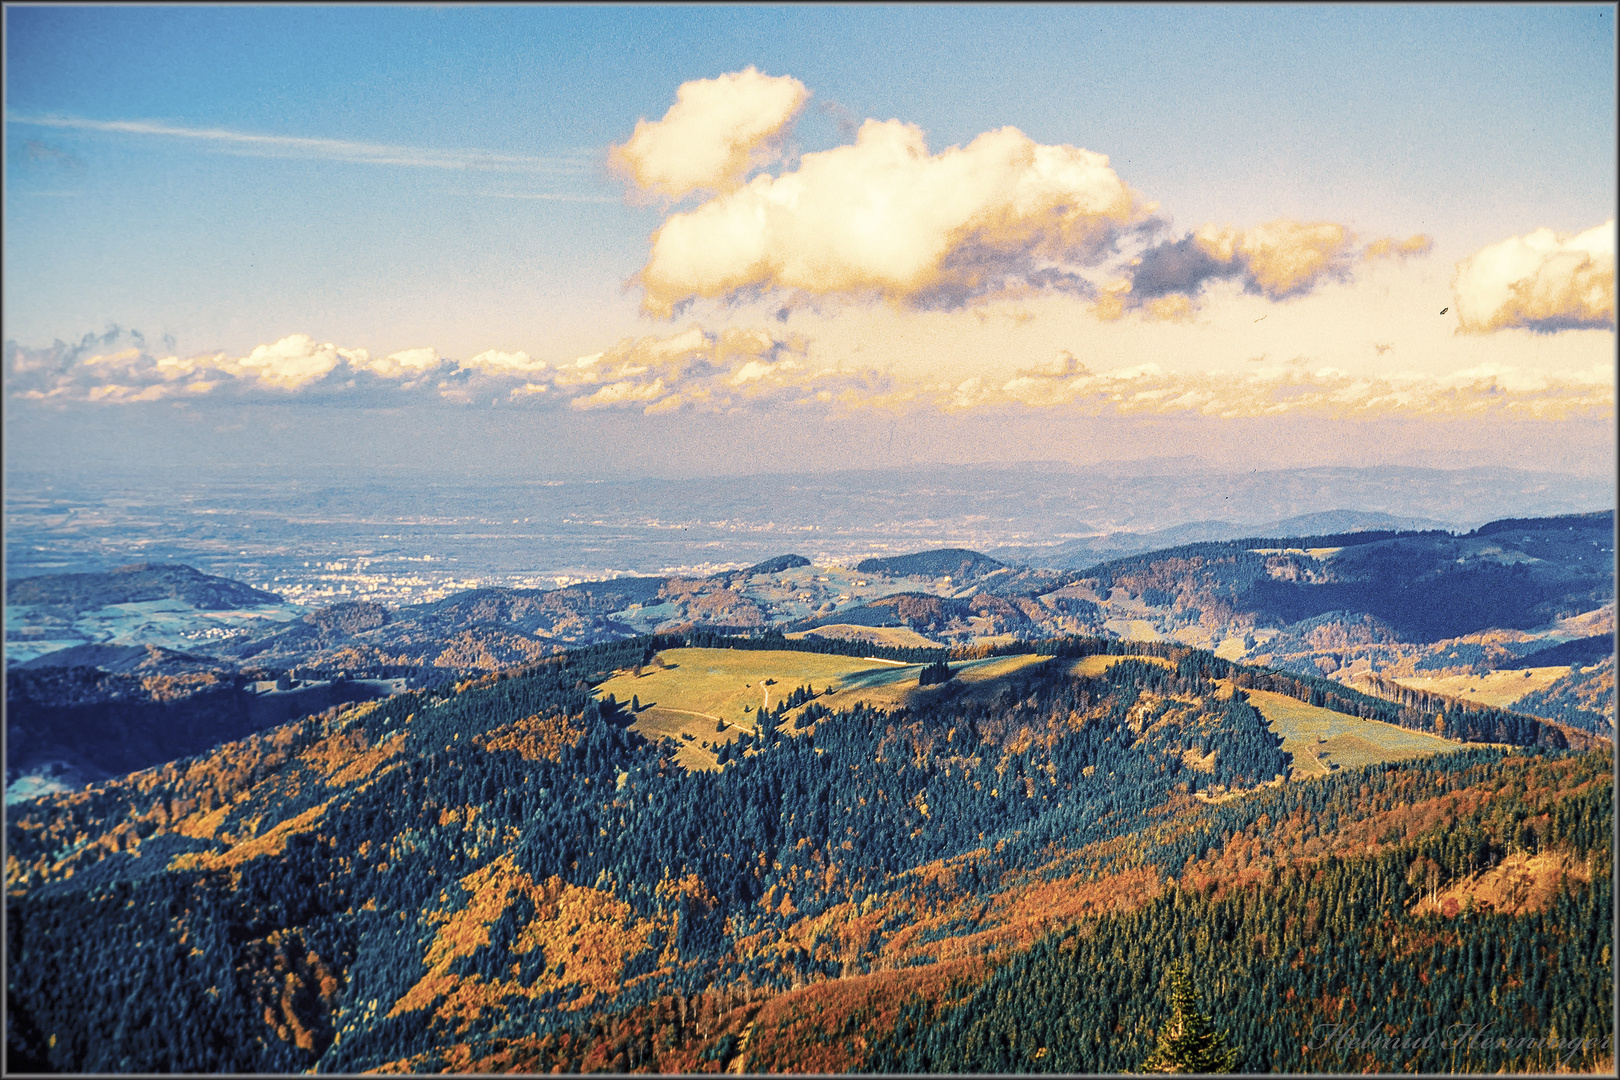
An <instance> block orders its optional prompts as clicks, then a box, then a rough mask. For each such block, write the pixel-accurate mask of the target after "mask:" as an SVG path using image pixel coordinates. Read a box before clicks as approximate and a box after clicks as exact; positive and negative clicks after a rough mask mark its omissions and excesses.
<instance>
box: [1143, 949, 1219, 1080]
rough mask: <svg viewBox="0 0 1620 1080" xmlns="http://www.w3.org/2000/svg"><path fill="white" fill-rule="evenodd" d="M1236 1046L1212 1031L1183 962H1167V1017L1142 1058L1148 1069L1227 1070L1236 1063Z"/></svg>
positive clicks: (1217, 1071) (1207, 1071)
mask: <svg viewBox="0 0 1620 1080" xmlns="http://www.w3.org/2000/svg"><path fill="white" fill-rule="evenodd" d="M1237 1059H1238V1051H1237V1048H1236V1047H1230V1046H1227V1045H1226V1032H1224V1031H1216V1030H1215V1025H1214V1024H1213V1023H1212V1022H1211V1021H1210V1018H1209V1017H1208V1016H1206V1015H1204V1013H1203V1011H1202V1010H1201V1009H1199V1007H1198V995H1197V994H1195V993H1194V992H1193V985H1192V976H1191V975H1190V974H1188V972H1187V966H1186V964H1184V963H1178V964H1172V965H1171V966H1170V1019H1169V1020H1168V1021H1166V1022H1165V1025H1164V1027H1163V1028H1161V1029H1159V1045H1158V1046H1156V1047H1154V1049H1153V1053H1151V1054H1149V1055H1148V1057H1147V1060H1146V1061H1144V1062H1142V1071H1143V1072H1149V1073H1200V1074H1207V1073H1227V1072H1231V1071H1232V1066H1234V1065H1236V1064H1237Z"/></svg>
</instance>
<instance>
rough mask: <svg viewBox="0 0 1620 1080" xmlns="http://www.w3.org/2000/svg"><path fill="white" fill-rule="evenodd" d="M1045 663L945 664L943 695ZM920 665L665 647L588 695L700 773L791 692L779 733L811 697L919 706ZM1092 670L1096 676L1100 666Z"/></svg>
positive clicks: (984, 687) (850, 704)
mask: <svg viewBox="0 0 1620 1080" xmlns="http://www.w3.org/2000/svg"><path fill="white" fill-rule="evenodd" d="M1049 659H1050V657H1044V656H1034V655H1028V654H1024V655H1017V656H997V657H989V658H985V659H978V660H963V661H957V662H953V663H952V664H951V669H952V671H953V672H954V678H953V679H952V681H951V685H950V693H951V695H952V696H953V697H960V696H961V695H962V694H964V693H973V692H975V691H981V692H984V691H989V690H991V689H992V684H994V683H995V682H996V681H997V680H1000V679H1002V678H1004V677H1005V676H1008V675H1011V674H1013V673H1014V672H1017V671H1021V670H1023V669H1025V668H1028V667H1030V666H1031V665H1036V664H1043V663H1045V662H1047V661H1048V660H1049ZM1095 659H1108V660H1115V661H1117V660H1119V659H1122V658H1121V657H1107V658H1095ZM922 667H923V665H921V664H905V663H901V662H899V661H895V660H881V659H873V658H867V657H852V656H830V655H822V654H819V653H806V652H792V651H775V650H749V649H702V648H681V649H666V650H664V651H663V652H660V653H659V654H657V656H655V657H654V658H653V660H652V661H651V662H650V663H647V664H644V665H642V666H641V667H639V668H633V669H630V670H622V671H618V672H615V673H614V675H613V677H612V678H610V679H608V680H606V681H605V682H603V683H602V684H601V685H600V686H598V687H597V697H598V699H599V700H600V699H605V698H607V697H608V696H609V695H612V697H613V699H614V700H615V701H616V702H617V703H618V704H619V705H621V706H634V708H633V713H634V717H635V720H634V722H633V723H632V724H631V725H630V727H631V730H633V731H636V732H638V733H639V734H641V735H644V736H645V737H647V738H649V739H653V740H655V741H656V740H659V739H668V740H671V741H672V742H674V744H675V745H676V746H677V750H676V760H677V762H679V764H681V765H682V766H683V767H685V768H687V769H699V770H705V771H708V770H714V769H717V768H719V762H718V756H717V752H718V750H719V748H720V747H721V746H723V745H724V744H726V743H730V742H734V741H735V740H737V739H738V738H739V737H740V736H742V735H749V736H754V735H757V734H758V732H759V722H758V718H759V710H760V709H761V708H764V709H768V710H774V709H776V708H777V707H778V706H780V705H781V704H782V703H783V702H785V701H789V700H791V699H790V695H792V694H794V692H795V691H803V690H808V691H809V692H810V696H809V697H807V698H806V699H805V701H803V702H800V703H797V704H795V705H793V706H792V707H790V708H789V710H788V711H787V713H786V714H785V716H784V726H783V730H784V731H794V730H798V729H799V728H800V727H802V726H808V723H809V722H808V721H805V711H806V706H807V705H808V704H809V703H811V702H813V703H814V704H815V705H816V706H818V707H819V708H820V709H825V710H830V711H832V712H838V711H841V710H844V709H851V708H855V707H857V706H861V705H864V706H867V707H869V708H876V709H899V708H905V707H907V706H911V705H920V704H923V703H926V702H927V701H928V700H929V698H930V697H931V696H938V695H939V694H941V693H943V692H945V690H944V687H942V686H932V687H921V686H919V685H918V676H919V675H920V674H921V672H922ZM1092 667H1095V668H1096V671H1097V672H1100V671H1102V670H1104V669H1105V668H1106V665H1102V666H1097V665H1092ZM1088 672H1089V669H1088ZM1077 673H1078V672H1077Z"/></svg>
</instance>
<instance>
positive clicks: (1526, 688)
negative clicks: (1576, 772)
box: [1391, 664, 1569, 709]
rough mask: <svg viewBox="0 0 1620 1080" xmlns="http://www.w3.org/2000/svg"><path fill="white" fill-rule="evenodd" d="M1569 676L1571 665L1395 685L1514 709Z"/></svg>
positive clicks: (1408, 679)
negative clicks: (1520, 702)
mask: <svg viewBox="0 0 1620 1080" xmlns="http://www.w3.org/2000/svg"><path fill="white" fill-rule="evenodd" d="M1568 674H1569V665H1568V664H1564V665H1561V666H1558V667H1533V668H1522V669H1512V668H1510V669H1508V670H1505V671H1488V672H1484V673H1481V674H1467V675H1430V676H1423V675H1402V676H1397V677H1396V678H1394V679H1393V680H1391V681H1393V682H1397V683H1399V684H1400V685H1402V686H1404V687H1407V688H1408V689H1411V690H1427V691H1428V692H1429V693H1431V694H1444V695H1445V696H1447V697H1454V698H1458V699H1460V700H1463V701H1470V702H1478V703H1479V704H1481V705H1493V706H1495V707H1496V708H1498V709H1511V708H1513V706H1514V703H1516V702H1517V701H1518V700H1519V699H1520V698H1522V697H1524V696H1525V695H1526V694H1531V693H1534V692H1536V691H1537V690H1545V689H1547V687H1549V686H1551V685H1552V684H1553V683H1555V682H1557V681H1558V680H1559V679H1562V678H1564V677H1565V676H1567V675H1568Z"/></svg>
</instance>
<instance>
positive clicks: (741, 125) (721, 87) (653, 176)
mask: <svg viewBox="0 0 1620 1080" xmlns="http://www.w3.org/2000/svg"><path fill="white" fill-rule="evenodd" d="M809 98H810V91H808V90H806V89H805V87H804V84H803V83H801V82H800V81H799V80H798V79H795V78H792V77H790V76H785V75H784V76H780V77H776V78H773V77H771V76H769V75H765V74H762V73H760V72H759V71H757V70H755V69H754V68H752V67H750V68H748V69H747V70H744V71H739V72H735V73H733V74H730V75H722V76H720V77H719V78H717V79H698V80H695V81H693V82H687V83H682V84H681V87H680V89H679V90H677V91H676V92H675V104H674V105H673V106H671V107H670V110H669V112H667V113H665V114H664V118H663V119H662V120H656V121H654V120H641V121H639V122H638V123H637V124H636V130H635V133H634V134H633V135H631V136H630V139H629V140H628V141H627V142H625V143H624V144H623V145H621V146H615V147H613V148H612V150H610V151H609V154H608V159H609V161H610V162H612V164H613V165H614V167H615V168H617V169H618V170H619V171H620V172H622V173H624V174H625V175H626V176H627V177H629V178H630V180H631V181H632V182H634V183H635V185H636V186H637V187H638V188H640V189H641V190H642V191H645V192H649V193H653V194H658V195H663V196H665V197H666V198H670V199H680V198H682V197H684V196H686V195H689V194H691V193H692V192H694V191H698V190H703V189H707V190H711V191H730V190H732V189H734V188H736V187H737V185H738V184H740V183H741V182H742V180H743V178H744V177H746V176H747V175H748V173H749V171H750V170H752V169H753V168H755V167H756V166H758V165H761V164H764V163H765V162H768V161H770V160H771V159H772V158H773V157H774V154H775V151H776V146H775V143H776V141H777V139H778V137H779V136H780V135H781V133H782V132H783V130H784V129H785V128H786V127H787V126H788V124H789V123H790V122H791V121H792V120H793V118H794V117H795V116H797V115H798V113H799V110H800V109H802V108H804V103H805V102H806V101H807V100H809Z"/></svg>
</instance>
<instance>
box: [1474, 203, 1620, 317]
mask: <svg viewBox="0 0 1620 1080" xmlns="http://www.w3.org/2000/svg"><path fill="white" fill-rule="evenodd" d="M1451 287H1452V292H1453V293H1454V294H1455V297H1456V301H1457V303H1456V308H1457V322H1458V327H1459V329H1461V330H1462V331H1463V332H1464V333H1470V334H1484V333H1489V332H1491V331H1493V330H1505V329H1508V328H1511V327H1525V328H1528V329H1532V330H1542V331H1555V330H1572V329H1582V328H1593V327H1612V326H1613V325H1614V221H1613V220H1612V219H1611V220H1609V221H1608V222H1605V223H1604V224H1602V225H1599V226H1598V227H1597V228H1595V229H1587V230H1586V231H1585V232H1582V233H1576V234H1573V235H1571V234H1567V233H1556V232H1553V230H1551V229H1537V230H1536V231H1535V232H1533V233H1530V234H1528V235H1526V236H1514V237H1509V238H1508V239H1506V240H1503V241H1501V242H1500V243H1496V244H1491V245H1490V246H1489V247H1485V248H1481V249H1480V250H1479V251H1477V252H1475V253H1474V254H1473V255H1471V256H1469V257H1468V258H1466V259H1464V260H1463V261H1462V262H1460V263H1458V264H1457V272H1456V276H1455V277H1453V279H1452V284H1451Z"/></svg>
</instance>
